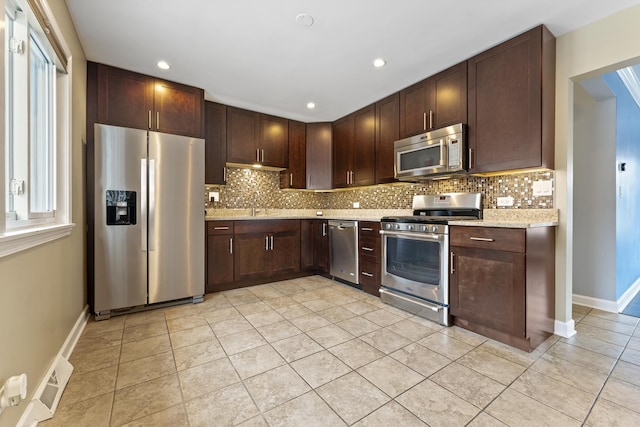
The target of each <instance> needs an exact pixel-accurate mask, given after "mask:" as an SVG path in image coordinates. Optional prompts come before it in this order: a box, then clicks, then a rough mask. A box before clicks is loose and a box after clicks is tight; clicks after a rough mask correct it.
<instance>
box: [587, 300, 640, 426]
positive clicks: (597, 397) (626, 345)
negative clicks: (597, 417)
mask: <svg viewBox="0 0 640 427" xmlns="http://www.w3.org/2000/svg"><path fill="white" fill-rule="evenodd" d="M591 311H593V310H591ZM591 311H589V313H591ZM585 317H586V316H585ZM636 330H638V323H636V326H635V328H634V329H633V332H632V333H631V335H630V336H629V339H628V340H627V342H626V343H625V345H624V347H623V348H622V351H621V352H620V354H619V355H618V356H617V357H616V361H615V363H614V364H613V367H612V368H611V370H610V371H609V374H607V378H605V380H604V382H603V383H602V386H601V387H600V390H599V391H598V394H597V395H596V398H595V400H594V401H593V404H592V405H591V407H590V408H589V411H588V412H587V416H586V417H585V419H584V422H583V425H588V424H587V420H588V419H589V416H590V415H591V413H592V412H593V408H594V407H595V406H596V403H597V402H598V399H600V396H601V395H602V392H603V390H604V388H605V387H606V385H607V382H609V378H611V374H612V373H613V371H614V370H615V368H616V366H618V362H620V358H621V357H622V354H623V353H624V351H625V350H626V349H627V347H628V345H629V342H631V339H632V338H633V334H634V333H635V331H636ZM603 399H604V400H607V402H611V401H610V400H608V399H605V398H603ZM611 403H613V404H614V405H617V406H622V405H619V404H618V403H616V402H611ZM622 407H623V408H625V409H629V408H626V407H624V406H622ZM633 412H636V413H638V414H640V412H637V411H633Z"/></svg>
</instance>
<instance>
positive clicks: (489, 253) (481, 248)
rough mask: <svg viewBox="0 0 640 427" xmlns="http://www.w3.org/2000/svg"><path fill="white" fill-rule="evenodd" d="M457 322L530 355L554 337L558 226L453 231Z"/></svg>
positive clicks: (452, 305) (452, 291)
mask: <svg viewBox="0 0 640 427" xmlns="http://www.w3.org/2000/svg"><path fill="white" fill-rule="evenodd" d="M450 242H451V247H450V261H451V265H450V310H451V315H452V316H453V317H454V324H456V325H458V326H461V327H463V328H466V329H469V330H472V331H474V332H477V333H479V334H482V335H485V336H487V337H490V338H493V339H495V340H498V341H501V342H504V343H506V344H509V345H512V346H514V347H517V348H519V349H521V350H525V351H531V350H533V349H534V348H536V347H537V346H538V345H539V344H540V343H542V342H543V341H544V340H545V339H546V338H548V337H549V336H551V335H552V334H553V330H554V319H555V312H554V310H555V279H554V271H555V261H554V260H555V256H554V247H555V246H554V228H553V227H535V228H526V229H524V228H522V229H511V228H489V227H463V226H452V227H451V228H450Z"/></svg>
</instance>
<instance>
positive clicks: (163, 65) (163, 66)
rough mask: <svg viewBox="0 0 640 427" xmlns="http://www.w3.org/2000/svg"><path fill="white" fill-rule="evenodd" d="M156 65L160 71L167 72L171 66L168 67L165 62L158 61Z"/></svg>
mask: <svg viewBox="0 0 640 427" xmlns="http://www.w3.org/2000/svg"><path fill="white" fill-rule="evenodd" d="M157 65H158V68H160V69H161V70H168V69H169V68H171V65H169V63H168V62H167V61H158V64H157Z"/></svg>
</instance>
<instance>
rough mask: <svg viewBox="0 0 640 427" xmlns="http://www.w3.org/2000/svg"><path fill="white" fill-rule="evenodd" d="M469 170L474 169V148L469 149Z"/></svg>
mask: <svg viewBox="0 0 640 427" xmlns="http://www.w3.org/2000/svg"><path fill="white" fill-rule="evenodd" d="M469 169H473V148H469Z"/></svg>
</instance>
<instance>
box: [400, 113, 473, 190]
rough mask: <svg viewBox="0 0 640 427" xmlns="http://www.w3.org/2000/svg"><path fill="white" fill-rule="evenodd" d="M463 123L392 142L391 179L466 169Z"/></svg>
mask: <svg viewBox="0 0 640 427" xmlns="http://www.w3.org/2000/svg"><path fill="white" fill-rule="evenodd" d="M466 151H467V150H466V147H465V129H464V125H463V124H461V123H460V124H457V125H452V126H447V127H445V128H441V129H436V130H434V131H431V132H426V133H421V134H419V135H416V136H411V137H409V138H405V139H401V140H399V141H396V142H395V143H394V154H395V177H396V179H399V180H404V181H415V180H418V179H420V178H429V177H437V176H439V175H447V174H453V173H457V172H463V171H465V170H466V160H467V159H466Z"/></svg>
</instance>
